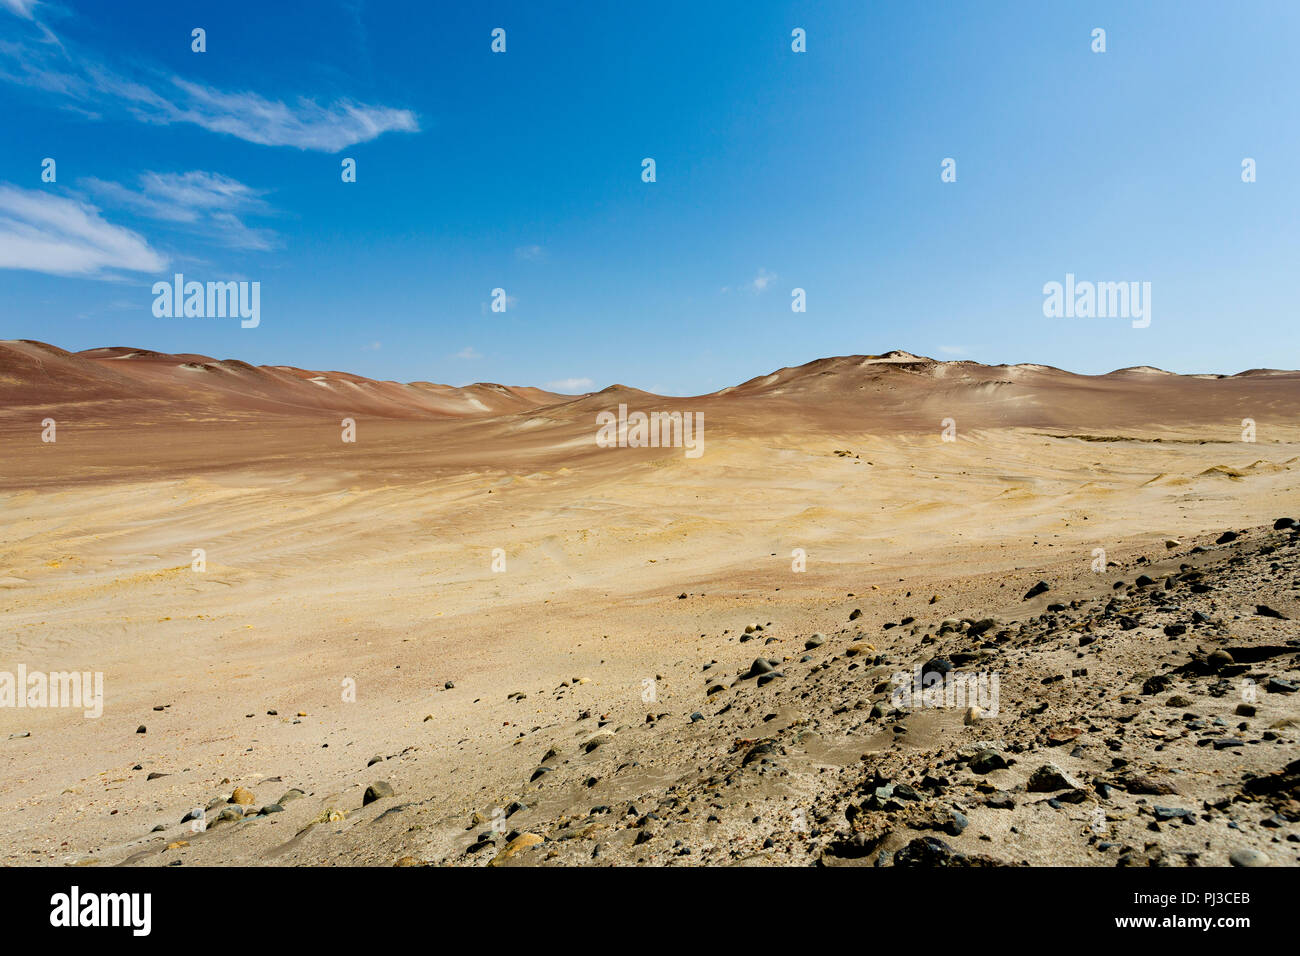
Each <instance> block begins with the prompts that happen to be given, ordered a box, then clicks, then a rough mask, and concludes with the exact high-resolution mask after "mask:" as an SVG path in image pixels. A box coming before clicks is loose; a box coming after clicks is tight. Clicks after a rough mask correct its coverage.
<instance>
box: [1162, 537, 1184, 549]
mask: <svg viewBox="0 0 1300 956" xmlns="http://www.w3.org/2000/svg"><path fill="white" fill-rule="evenodd" d="M1182 544H1183V543H1182V542H1181V541H1179V540H1178V539H1177V538H1166V539H1165V547H1166V548H1168V549H1169V550H1170V551H1172V550H1173V549H1174V548H1180V547H1182Z"/></svg>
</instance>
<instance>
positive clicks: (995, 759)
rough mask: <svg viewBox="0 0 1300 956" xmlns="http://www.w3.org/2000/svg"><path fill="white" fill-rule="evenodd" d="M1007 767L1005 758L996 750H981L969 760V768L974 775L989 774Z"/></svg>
mask: <svg viewBox="0 0 1300 956" xmlns="http://www.w3.org/2000/svg"><path fill="white" fill-rule="evenodd" d="M1006 765H1007V762H1006V760H1005V758H1003V756H1002V754H1000V753H998V752H997V751H996V750H993V749H987V750H981V751H980V752H979V753H977V754H976V755H975V756H974V757H971V759H970V768H971V770H972V771H973V772H975V773H991V772H992V771H994V770H1000V769H1002V768H1004V767H1005V766H1006Z"/></svg>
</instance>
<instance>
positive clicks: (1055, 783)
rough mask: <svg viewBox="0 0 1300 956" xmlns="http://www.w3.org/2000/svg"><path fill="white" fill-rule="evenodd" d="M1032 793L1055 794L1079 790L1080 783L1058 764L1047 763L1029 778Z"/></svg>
mask: <svg viewBox="0 0 1300 956" xmlns="http://www.w3.org/2000/svg"><path fill="white" fill-rule="evenodd" d="M1027 786H1028V789H1029V792H1030V793H1055V792H1056V791H1058V790H1078V789H1079V783H1078V782H1077V781H1076V780H1074V779H1073V778H1072V777H1070V776H1069V775H1068V774H1067V773H1066V772H1065V771H1064V770H1062V769H1061V768H1060V767H1058V766H1056V764H1051V763H1045V764H1043V765H1042V766H1041V767H1039V768H1038V769H1037V770H1035V771H1034V772H1033V773H1032V774H1030V776H1029V783H1028V784H1027Z"/></svg>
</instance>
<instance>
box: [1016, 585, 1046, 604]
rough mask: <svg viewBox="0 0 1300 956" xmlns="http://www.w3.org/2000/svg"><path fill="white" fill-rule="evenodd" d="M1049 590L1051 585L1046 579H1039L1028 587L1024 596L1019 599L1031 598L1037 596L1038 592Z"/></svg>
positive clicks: (1044, 592) (1042, 592) (1043, 592)
mask: <svg viewBox="0 0 1300 956" xmlns="http://www.w3.org/2000/svg"><path fill="white" fill-rule="evenodd" d="M1050 590H1052V586H1051V585H1050V584H1048V583H1047V582H1046V581H1039V582H1038V583H1037V584H1035V585H1034V586H1033V587H1032V588H1030V589H1029V590H1028V591H1026V592H1025V596H1024V597H1023V598H1021V600H1022V601H1028V600H1029V599H1031V598H1036V597H1038V595H1040V594H1046V593H1047V592H1048V591H1050Z"/></svg>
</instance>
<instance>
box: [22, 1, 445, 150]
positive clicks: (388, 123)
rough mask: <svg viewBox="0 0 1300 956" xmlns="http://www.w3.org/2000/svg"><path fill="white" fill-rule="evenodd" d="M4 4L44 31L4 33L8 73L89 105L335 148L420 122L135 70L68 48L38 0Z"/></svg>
mask: <svg viewBox="0 0 1300 956" xmlns="http://www.w3.org/2000/svg"><path fill="white" fill-rule="evenodd" d="M0 5H3V6H4V7H6V8H7V9H9V10H11V11H12V12H14V13H16V14H18V15H19V16H21V17H23V18H24V19H27V20H30V21H32V28H31V29H30V30H29V31H28V32H29V33H33V32H39V34H40V38H39V39H38V38H37V37H36V36H34V35H32V36H29V37H27V38H20V39H18V40H0V80H4V81H8V82H10V83H16V84H19V85H21V86H26V87H29V88H32V89H37V90H42V91H45V92H46V93H49V94H52V95H54V96H57V97H59V98H61V99H62V100H63V101H64V104H63V105H65V106H68V107H70V108H74V109H76V110H78V111H80V112H83V113H87V114H91V115H94V114H97V113H98V112H100V111H103V112H110V111H114V110H121V109H125V110H126V111H127V112H128V113H130V114H131V115H133V116H135V117H136V118H137V119H139V120H141V121H143V122H147V123H157V124H162V125H171V124H174V123H191V124H193V125H195V126H199V127H201V128H203V129H206V130H210V131H211V132H215V133H226V134H228V135H231V136H235V137H238V138H239V139H242V140H245V141H247V142H250V143H258V144H260V145H263V146H291V147H295V148H297V149H304V150H319V151H321V152H329V153H332V152H337V151H338V150H341V149H344V148H345V147H348V146H352V145H354V144H356V143H364V142H368V141H370V140H372V139H375V138H376V137H378V136H382V135H383V134H384V133H387V132H408V133H414V132H418V131H419V129H420V124H419V121H418V120H417V118H416V116H415V114H414V113H413V112H411V111H410V110H406V109H396V108H393V107H388V106H373V105H370V104H367V103H359V102H356V101H354V100H351V99H347V98H343V99H336V100H333V101H332V102H329V103H327V104H324V105H322V104H321V103H320V102H317V100H315V99H312V98H309V97H305V96H303V97H298V98H297V99H295V100H294V101H293V102H292V103H288V102H285V101H283V100H277V99H270V98H268V97H265V96H262V95H261V94H258V93H254V92H251V91H239V92H229V91H225V90H220V89H217V88H215V87H212V86H207V85H205V84H202V83H195V82H193V81H191V80H187V79H185V78H183V77H180V76H176V75H174V74H168V73H164V72H163V71H161V70H157V69H153V70H150V69H141V70H137V71H136V72H137V73H138V74H139V75H138V76H137V77H131V76H127V75H124V74H123V73H121V72H119V71H118V70H116V69H114V68H113V67H111V66H109V65H107V64H105V63H102V62H99V61H98V60H96V59H95V58H94V57H93V56H91V55H89V54H86V53H83V52H80V51H78V52H77V53H76V55H73V54H72V53H69V52H68V51H66V50H65V49H64V47H63V44H62V43H61V42H60V41H59V40H58V38H57V37H56V36H55V35H54V34H53V32H51V31H50V30H49V28H48V27H46V26H45V25H44V24H41V23H39V21H37V20H36V19H35V18H34V16H33V12H32V11H33V10H34V8H35V6H36V4H34V3H33V2H32V0H0Z"/></svg>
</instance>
